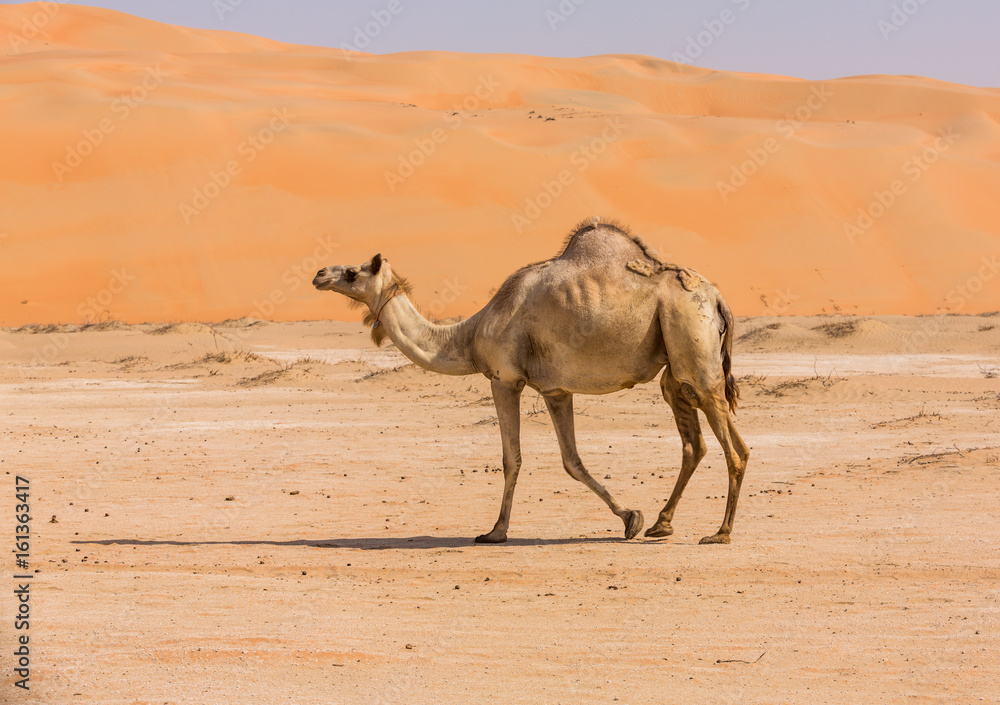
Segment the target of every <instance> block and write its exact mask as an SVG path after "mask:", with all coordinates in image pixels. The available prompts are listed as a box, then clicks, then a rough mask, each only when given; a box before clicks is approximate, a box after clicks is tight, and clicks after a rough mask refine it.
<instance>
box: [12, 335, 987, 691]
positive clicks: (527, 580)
mask: <svg viewBox="0 0 1000 705" xmlns="http://www.w3.org/2000/svg"><path fill="white" fill-rule="evenodd" d="M248 323H249V322H248V321H242V322H237V323H229V324H217V325H214V326H212V327H211V328H209V327H206V326H202V325H200V324H184V325H180V326H174V327H170V328H167V329H166V330H159V327H157V326H153V325H147V326H115V325H109V326H100V327H98V328H106V329H104V330H100V329H95V328H90V329H86V330H82V331H80V330H73V329H68V330H67V329H35V330H31V329H29V330H20V331H13V330H6V331H0V394H2V399H3V405H2V411H0V413H2V415H3V419H4V421H3V425H2V427H0V439H2V441H0V444H2V445H0V450H2V454H0V463H2V464H0V471H2V472H0V476H2V477H3V478H5V479H4V480H3V482H4V486H3V488H2V491H3V493H5V496H6V499H4V500H3V502H2V506H4V507H7V512H6V516H5V517H4V519H3V526H5V527H8V530H9V527H12V526H13V523H14V522H13V517H12V512H11V509H12V506H13V502H14V501H13V497H12V496H13V495H14V477H15V476H17V475H21V476H25V477H28V478H29V479H30V482H31V496H30V501H31V506H32V512H31V513H32V516H33V519H32V526H33V531H34V536H33V541H32V547H31V570H32V571H33V572H34V573H35V581H34V583H33V588H32V590H33V593H32V602H31V607H32V615H31V616H32V620H31V631H30V634H31V644H32V647H33V649H32V671H31V686H32V689H31V691H30V695H28V696H25V695H24V694H23V693H22V692H20V691H17V690H16V689H15V688H13V686H12V685H10V678H9V675H8V674H9V673H10V668H12V667H13V664H12V661H13V657H12V656H11V655H10V654H11V651H12V649H13V640H12V638H11V633H12V630H10V629H4V630H2V634H3V643H2V644H0V648H2V651H0V654H2V655H0V662H2V670H3V672H4V674H5V676H4V677H5V682H4V683H3V685H2V691H0V702H4V703H45V704H46V705H62V704H63V703H175V702H192V703H226V704H227V705H243V704H248V705H249V704H251V703H253V704H256V703H298V704H302V703H352V704H353V703H408V704H409V703H471V702H505V703H607V702H620V703H675V702H676V703H681V702H683V703H757V702H759V703H780V702H794V703H845V702H880V703H881V702H886V703H889V702H892V703H897V702H898V703H924V702H949V703H952V702H979V701H982V700H985V701H987V702H989V701H993V702H995V701H996V694H997V692H1000V690H998V687H1000V656H998V647H1000V639H998V628H1000V625H998V622H997V585H998V582H997V581H998V579H1000V551H998V549H997V542H998V539H1000V528H998V523H1000V482H998V481H997V480H998V474H1000V433H998V432H1000V369H998V368H1000V317H990V316H983V317H967V316H966V317H958V316H955V317H924V318H894V317H880V318H874V319H848V318H834V317H815V318H797V319H793V318H790V319H781V320H780V321H778V320H777V319H753V320H741V321H740V323H739V325H740V330H739V333H740V336H741V337H740V340H739V342H738V345H737V350H736V363H735V364H736V373H737V375H738V377H739V378H740V379H741V384H742V390H743V402H742V407H741V409H740V412H739V416H738V424H739V427H740V428H741V430H742V433H743V436H744V437H745V438H746V440H747V441H748V443H749V444H750V445H751V447H752V456H751V459H750V465H749V469H748V472H747V475H746V481H745V483H744V487H743V495H742V498H741V501H740V508H739V513H738V516H737V521H736V528H735V532H734V535H733V542H732V544H731V545H728V546H699V545H698V539H699V538H701V537H702V536H705V535H708V534H711V533H714V531H715V530H716V529H717V527H718V525H719V523H720V521H721V519H722V514H723V508H724V504H725V497H724V493H725V487H726V472H725V469H724V464H723V460H722V454H721V451H720V450H719V446H718V444H716V443H715V441H714V439H709V448H710V450H709V453H708V455H707V456H706V458H705V460H704V461H703V462H702V465H701V467H700V468H699V470H698V472H697V473H696V474H695V475H694V478H693V479H692V481H691V484H690V485H689V487H688V490H687V493H686V494H685V496H684V499H683V501H682V502H681V504H680V508H679V510H678V513H677V516H676V517H675V521H674V526H675V528H676V530H677V533H676V534H675V535H674V536H672V537H670V538H669V539H665V540H648V539H642V538H640V539H637V540H633V541H629V542H625V541H624V540H623V539H622V525H621V522H620V521H619V520H618V519H617V518H616V517H614V516H613V515H612V514H611V513H610V512H609V511H608V510H607V509H606V507H605V506H604V505H603V504H602V503H601V502H600V500H599V499H598V498H597V497H595V496H594V495H592V494H590V493H589V492H588V491H587V490H586V488H584V487H583V486H582V485H580V484H578V483H576V482H574V481H573V480H572V479H570V478H569V477H568V476H567V475H566V474H565V473H564V472H563V470H562V468H561V463H560V460H559V456H558V449H557V446H556V442H555V438H554V435H553V433H552V430H551V427H550V424H549V420H548V418H547V415H546V413H545V411H544V407H543V405H542V404H541V401H540V400H539V399H538V398H537V395H536V394H535V393H534V392H530V390H529V392H528V393H526V394H525V396H524V398H523V412H524V421H523V427H522V428H523V434H522V435H523V450H524V468H523V470H522V474H521V480H520V484H519V486H518V488H517V493H516V496H515V503H514V510H513V519H512V525H511V531H510V539H511V540H510V541H509V542H508V543H507V544H505V545H500V546H481V545H475V544H473V542H472V539H473V537H474V536H475V535H477V534H479V533H482V532H483V531H485V530H488V529H489V528H490V527H491V526H492V525H493V522H494V520H495V518H496V512H497V509H498V506H499V498H500V490H501V486H502V475H501V473H500V472H498V468H499V461H500V448H499V446H500V444H499V434H498V429H497V426H496V422H495V414H494V410H493V408H492V405H491V401H490V398H489V396H488V395H489V386H488V382H487V380H486V379H484V378H482V377H479V378H477V377H465V378H447V377H441V376H436V375H431V374H427V373H424V372H422V371H420V370H418V369H416V368H414V367H413V366H412V365H405V366H404V362H405V361H404V360H403V359H402V358H400V357H399V356H398V353H396V352H395V351H394V350H392V349H391V348H390V349H383V350H380V351H376V350H374V349H373V348H372V347H371V345H370V343H369V342H368V341H367V340H366V334H365V332H364V331H363V330H362V329H361V327H360V326H359V325H357V324H347V323H295V324H255V325H247V324H248ZM769 326H770V327H769ZM239 351H245V352H249V353H253V354H252V355H245V354H239ZM576 407H577V424H578V437H579V442H580V448H581V454H582V455H583V458H584V461H585V462H586V463H588V465H589V468H590V470H591V472H592V473H593V474H594V475H595V476H596V477H598V478H602V479H601V481H602V482H603V483H604V484H605V485H606V486H607V487H608V488H609V490H610V491H611V492H612V493H613V494H614V495H615V496H616V497H618V498H620V499H621V500H622V501H623V502H624V503H625V504H626V505H628V506H631V507H634V508H639V509H641V510H642V511H643V512H644V513H645V515H646V524H647V526H648V525H650V524H651V523H652V522H653V521H654V520H655V518H656V514H657V512H658V510H659V509H660V508H661V506H662V504H663V502H664V500H665V499H666V497H667V496H668V495H669V493H670V491H671V488H672V486H673V483H674V479H675V478H676V474H677V469H678V466H679V461H680V455H681V453H680V444H679V440H678V436H677V433H676V430H675V428H674V425H673V421H672V419H671V417H670V412H669V409H668V407H667V405H666V404H665V403H664V402H663V401H662V399H660V395H659V388H658V385H657V384H656V383H655V382H654V383H652V384H649V385H644V386H642V387H638V388H636V389H633V390H630V391H626V392H621V393H618V394H614V395H610V396H606V397H577V404H576ZM706 427H707V424H706ZM4 533H5V534H6V533H7V531H5V532H4ZM7 535H8V536H9V535H10V534H7ZM5 560H9V561H11V562H13V558H12V557H11V558H9V559H5ZM3 571H4V573H5V574H7V575H8V578H7V579H5V583H9V584H12V583H13V581H12V580H11V579H10V578H9V576H10V575H12V574H13V573H14V572H15V571H14V570H13V566H5V567H4V569H3ZM11 592H12V587H11V589H8V588H4V589H3V593H4V595H5V597H4V598H3V601H2V604H3V605H4V610H3V612H4V614H6V615H7V616H6V617H3V621H4V623H5V624H9V621H8V620H9V616H10V611H11V606H12V604H13V603H12V600H11Z"/></svg>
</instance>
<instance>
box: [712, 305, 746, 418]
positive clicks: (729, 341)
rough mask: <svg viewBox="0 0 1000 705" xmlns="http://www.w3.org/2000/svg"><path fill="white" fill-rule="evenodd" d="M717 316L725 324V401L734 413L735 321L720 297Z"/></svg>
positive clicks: (736, 390) (736, 388)
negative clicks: (719, 316) (720, 317)
mask: <svg viewBox="0 0 1000 705" xmlns="http://www.w3.org/2000/svg"><path fill="white" fill-rule="evenodd" d="M717 305H718V308H719V315H721V316H722V320H723V322H725V324H726V330H725V332H724V333H723V334H722V374H723V375H724V376H725V378H726V401H727V402H729V410H730V411H736V406H737V402H738V401H739V398H740V388H739V386H738V385H737V384H736V378H735V377H733V373H732V369H733V334H734V333H735V320H734V319H733V312H732V311H731V310H730V309H729V304H727V303H726V301H725V299H723V298H722V297H721V296H720V297H719V300H718V304H717Z"/></svg>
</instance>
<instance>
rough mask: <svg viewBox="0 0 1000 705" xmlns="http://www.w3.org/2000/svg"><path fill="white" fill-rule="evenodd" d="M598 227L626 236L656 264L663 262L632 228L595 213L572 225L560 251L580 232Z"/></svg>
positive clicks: (564, 249) (563, 250)
mask: <svg viewBox="0 0 1000 705" xmlns="http://www.w3.org/2000/svg"><path fill="white" fill-rule="evenodd" d="M598 228H604V229H605V230H611V231H613V232H616V233H618V234H619V235H623V236H624V237H627V238H628V239H629V240H631V241H632V242H634V243H635V244H636V245H638V246H639V249H640V250H642V253H643V254H644V255H646V257H648V258H649V259H651V260H653V261H654V262H656V263H657V264H665V263H664V261H663V260H662V259H660V255H659V254H658V253H657V252H656V250H654V249H653V248H652V247H650V246H649V245H647V244H646V241H645V240H643V239H642V238H641V237H640V236H639V235H636V234H634V233H633V232H632V230H631V229H630V228H629V227H628V226H627V225H625V223H623V222H621V221H620V220H616V219H615V218H611V219H607V218H601V217H600V216H596V215H595V216H594V217H593V218H587V219H585V220H581V221H580V222H579V223H577V224H576V225H574V226H573V229H572V230H570V231H569V234H568V235H567V236H566V241H565V242H563V248H562V252H565V251H566V248H567V247H569V243H570V241H571V240H572V239H573V238H574V237H576V236H577V235H579V234H580V233H584V232H587V231H588V230H597V229H598ZM562 252H560V253H559V254H560V255H561V254H562Z"/></svg>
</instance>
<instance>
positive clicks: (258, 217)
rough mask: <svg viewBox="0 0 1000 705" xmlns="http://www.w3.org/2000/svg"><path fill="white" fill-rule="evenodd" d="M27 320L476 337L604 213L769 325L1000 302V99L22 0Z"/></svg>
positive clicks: (11, 57)
mask: <svg viewBox="0 0 1000 705" xmlns="http://www.w3.org/2000/svg"><path fill="white" fill-rule="evenodd" d="M0 41H2V43H3V45H4V47H3V50H4V53H5V56H4V58H3V61H2V63H0V102H2V105H3V110H0V154H2V155H3V159H2V160H0V263H2V276H0V325H8V326H10V325H21V324H24V323H30V322H35V323H39V322H57V321H59V322H83V321H85V320H88V319H89V320H94V319H97V318H108V317H111V318H116V319H121V320H124V321H131V322H137V321H183V320H219V319H224V318H231V317H238V316H246V315H249V316H254V317H258V318H274V319H282V320H289V319H307V318H329V317H334V318H354V317H355V316H356V314H355V313H353V312H349V311H348V310H347V308H346V307H345V306H344V304H343V302H342V301H338V300H337V299H336V298H335V297H332V296H329V295H321V294H319V293H318V292H316V291H315V290H313V288H312V287H311V286H310V285H309V280H310V279H311V276H312V274H313V272H314V271H315V270H316V269H317V268H318V267H319V266H320V265H324V264H329V263H335V262H351V263H353V262H359V261H361V260H363V259H364V258H367V257H370V256H371V255H373V254H374V253H375V252H377V251H381V252H382V253H383V254H384V255H385V256H386V257H388V258H389V259H391V261H392V262H393V264H394V266H395V267H396V269H397V270H398V271H402V272H404V273H406V274H407V275H408V276H410V277H411V278H412V279H413V280H414V282H415V284H416V285H417V287H418V288H417V302H418V303H419V304H420V305H422V307H423V308H424V309H425V310H427V311H428V312H429V313H431V314H433V315H436V316H453V315H467V314H469V313H472V312H473V311H475V310H476V309H478V308H479V307H480V306H481V305H482V304H483V303H484V302H485V301H486V300H487V299H488V297H489V294H490V290H491V289H492V288H494V287H496V286H497V285H498V284H499V283H500V282H501V281H502V280H503V278H504V277H505V276H506V275H507V274H508V273H509V272H511V271H512V270H513V269H515V268H516V267H518V266H520V265H522V264H524V263H526V262H529V261H533V260H537V259H540V258H544V257H547V256H550V255H551V254H553V253H554V252H556V251H557V250H558V247H559V244H560V242H561V240H562V238H563V236H564V234H565V232H566V230H567V229H568V228H569V227H570V226H571V225H572V224H573V223H574V222H576V221H578V220H580V219H581V218H583V217H589V216H591V215H594V214H600V215H602V216H606V217H615V218H619V219H621V220H623V221H626V222H628V223H630V224H631V225H632V226H633V228H634V229H635V230H637V231H638V232H641V233H642V234H643V235H644V236H645V237H646V238H647V239H648V240H650V241H651V242H652V243H653V244H654V245H655V246H656V247H658V248H659V249H660V251H661V252H662V253H663V254H664V255H666V256H668V257H669V258H671V259H673V260H675V261H680V262H684V263H686V264H689V265H691V266H693V267H695V268H696V269H698V270H699V271H701V272H702V273H703V274H705V275H706V276H708V277H709V278H710V279H712V280H713V281H715V282H717V283H718V284H719V285H720V287H721V289H722V291H723V292H724V293H725V294H726V296H727V298H728V299H729V300H730V302H731V303H732V305H733V308H734V309H735V310H736V312H737V313H740V314H743V315H755V314H756V315H769V314H784V313H788V314H810V313H817V312H823V311H827V312H830V311H837V310H839V311H842V312H847V313H865V314H868V313H909V314H912V313H930V312H935V311H941V310H950V311H956V312H964V313H973V312H983V311H989V310H994V309H998V308H1000V267H998V264H997V257H998V256H1000V199H998V198H997V194H998V193H1000V90H996V89H979V88H971V87H967V86H961V85H955V84H948V83H943V82H939V81H933V80H929V79H923V78H915V77H890V76H865V77H855V78H845V79H840V80H835V81H828V82H823V83H817V82H810V81H802V80H797V79H791V78H785V77H775V76H761V75H750V74H732V73H724V72H717V71H709V70H704V69H699V68H693V67H688V66H683V65H679V64H674V63H672V62H668V61H662V60H658V59H652V58H648V57H639V56H597V57H589V58H584V59H548V58H538V57H531V56H516V55H462V54H450V53H438V52H419V53H407V54H394V55H387V56H373V55H364V54H352V55H347V54H345V53H344V52H342V51H340V50H338V49H325V48H316V47H305V46H293V45H285V44H280V43H277V42H273V41H270V40H265V39H261V38H257V37H250V36H244V35H238V34H233V33H228V32H216V31H196V30H190V29H185V28H181V27H173V26H169V25H163V24H158V23H155V22H150V21H147V20H142V19H138V18H135V17H132V16H129V15H126V14H121V13H116V12H111V11H106V10H98V9H93V8H87V7H80V6H70V5H66V6H63V5H55V4H53V3H33V4H26V5H14V6H2V7H0Z"/></svg>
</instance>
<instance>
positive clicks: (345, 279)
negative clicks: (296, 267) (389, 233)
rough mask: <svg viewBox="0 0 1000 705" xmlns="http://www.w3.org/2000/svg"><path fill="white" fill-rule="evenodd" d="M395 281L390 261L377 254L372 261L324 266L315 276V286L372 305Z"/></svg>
mask: <svg viewBox="0 0 1000 705" xmlns="http://www.w3.org/2000/svg"><path fill="white" fill-rule="evenodd" d="M392 282H393V277H392V272H391V271H390V269H389V262H388V261H387V260H384V259H382V255H375V256H374V257H372V260H371V262H365V263H364V264H357V265H353V266H348V265H336V266H333V267H324V268H323V269H321V270H319V272H317V273H316V276H315V277H314V278H313V286H315V287H316V288H317V289H319V290H321V291H335V292H337V293H338V294H343V295H344V296H346V297H347V298H349V299H351V300H352V301H356V302H357V303H359V304H363V305H366V306H368V307H369V308H371V307H372V305H373V304H375V302H377V301H379V299H380V297H381V295H382V292H383V291H385V290H386V289H387V288H388V287H389V286H390V285H391V284H392Z"/></svg>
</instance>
